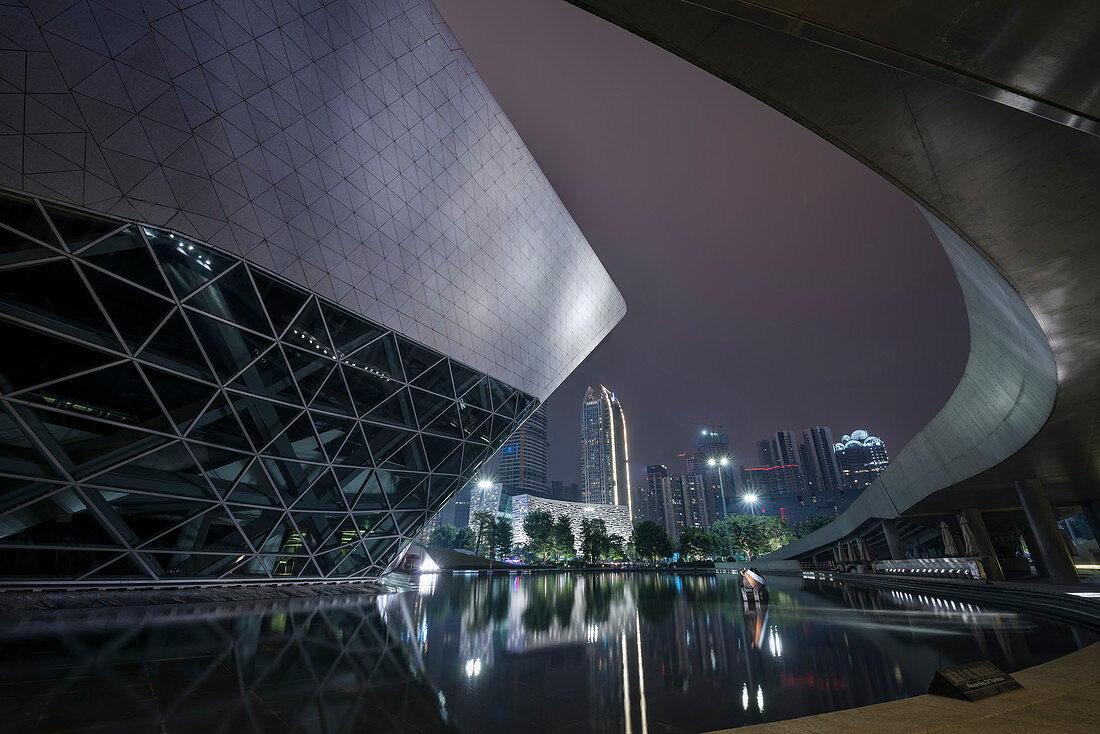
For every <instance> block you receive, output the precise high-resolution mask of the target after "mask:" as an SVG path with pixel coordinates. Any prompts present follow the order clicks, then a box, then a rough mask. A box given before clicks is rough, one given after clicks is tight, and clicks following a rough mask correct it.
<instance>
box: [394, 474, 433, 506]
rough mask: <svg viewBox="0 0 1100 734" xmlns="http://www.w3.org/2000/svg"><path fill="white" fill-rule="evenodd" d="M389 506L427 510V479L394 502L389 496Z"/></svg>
mask: <svg viewBox="0 0 1100 734" xmlns="http://www.w3.org/2000/svg"><path fill="white" fill-rule="evenodd" d="M390 507H391V508H392V509H394V510H427V509H428V481H427V479H426V478H425V480H424V481H423V482H421V483H420V484H419V485H417V486H416V487H415V488H414V489H413V490H412V491H411V492H409V493H408V494H406V495H405V496H404V497H402V498H401V499H399V500H397V501H396V502H395V501H394V500H393V498H392V497H391V498H390Z"/></svg>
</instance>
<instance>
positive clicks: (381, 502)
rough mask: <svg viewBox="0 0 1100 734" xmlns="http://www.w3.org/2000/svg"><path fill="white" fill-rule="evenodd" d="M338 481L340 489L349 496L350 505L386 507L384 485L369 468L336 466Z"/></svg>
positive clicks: (355, 506)
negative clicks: (383, 492)
mask: <svg viewBox="0 0 1100 734" xmlns="http://www.w3.org/2000/svg"><path fill="white" fill-rule="evenodd" d="M334 471H335V472H336V481H338V482H339V483H340V489H341V490H342V491H343V493H344V496H345V497H347V498H348V505H349V506H351V508H352V509H358V510H378V509H386V508H387V507H389V505H387V504H386V498H385V496H384V495H383V494H382V486H381V485H380V484H379V483H378V480H377V479H375V478H374V476H373V472H372V471H371V470H370V469H367V468H357V467H336V468H335V469H334Z"/></svg>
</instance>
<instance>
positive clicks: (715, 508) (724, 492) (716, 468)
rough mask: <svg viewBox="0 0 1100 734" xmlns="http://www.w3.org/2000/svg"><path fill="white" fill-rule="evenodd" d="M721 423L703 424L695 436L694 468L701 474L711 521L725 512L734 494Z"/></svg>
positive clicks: (725, 434) (734, 486) (730, 467)
mask: <svg viewBox="0 0 1100 734" xmlns="http://www.w3.org/2000/svg"><path fill="white" fill-rule="evenodd" d="M722 428H723V427H722V426H706V427H705V428H703V429H702V430H701V431H699V435H698V436H696V437H695V455H696V456H697V457H698V458H699V460H698V461H697V462H696V467H697V468H696V469H695V471H690V470H689V471H688V473H689V474H700V475H702V477H703V485H704V492H703V493H704V496H705V498H706V501H707V505H708V515H709V517H710V520H711V522H712V523H713V522H717V521H718V520H721V519H722V518H724V517H725V516H726V513H727V512H728V511H729V508H730V507H731V506H732V505H733V500H734V495H735V494H736V482H735V480H734V473H733V462H732V461H731V460H730V455H729V453H730V437H729V434H728V433H724V432H723V431H722Z"/></svg>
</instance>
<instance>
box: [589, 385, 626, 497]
mask: <svg viewBox="0 0 1100 734" xmlns="http://www.w3.org/2000/svg"><path fill="white" fill-rule="evenodd" d="M631 494H632V493H631V492H630V463H629V456H628V450H627V437H626V417H625V416H624V414H623V406H622V403H620V402H619V400H618V398H616V397H615V393H613V392H611V391H610V390H608V389H607V388H606V387H604V386H603V385H600V389H599V390H596V389H595V388H592V387H589V388H588V390H587V392H586V393H585V395H584V403H583V406H582V409H581V497H582V499H583V500H584V501H585V502H588V503H592V504H602V505H626V506H627V509H628V510H629V511H630V516H631V517H633V516H634V507H633V505H634V499H633V497H631Z"/></svg>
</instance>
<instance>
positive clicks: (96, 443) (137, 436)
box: [28, 410, 171, 476]
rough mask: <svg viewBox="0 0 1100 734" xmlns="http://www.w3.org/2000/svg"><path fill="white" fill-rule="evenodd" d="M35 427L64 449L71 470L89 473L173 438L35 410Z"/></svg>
mask: <svg viewBox="0 0 1100 734" xmlns="http://www.w3.org/2000/svg"><path fill="white" fill-rule="evenodd" d="M28 418H29V419H30V421H31V429H32V430H33V431H35V432H36V433H38V432H39V431H41V432H43V433H45V434H48V435H49V436H50V437H51V438H52V439H53V440H54V441H56V442H57V444H58V445H59V446H60V447H61V449H62V450H63V451H64V455H63V456H59V457H57V458H58V459H59V460H60V461H62V462H64V461H65V459H68V460H69V462H70V463H71V467H67V468H68V469H69V471H72V472H75V473H76V474H77V476H87V475H88V474H93V473H95V472H97V471H100V470H102V469H103V468H105V467H107V466H111V465H112V464H117V463H118V462H121V461H126V460H127V459H129V458H131V457H133V456H135V455H137V454H140V453H143V452H145V451H149V450H151V449H154V448H156V447H158V446H163V445H164V444H166V443H168V442H169V441H171V439H170V438H168V437H166V436H160V435H157V434H152V433H145V432H142V431H137V430H134V429H131V428H121V427H119V426H117V425H114V424H111V423H103V422H100V421H94V420H88V419H86V418H78V417H77V416H75V415H72V414H69V413H58V412H55V411H52V410H33V411H31V413H30V414H29V415H28Z"/></svg>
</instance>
